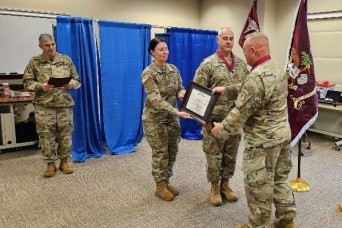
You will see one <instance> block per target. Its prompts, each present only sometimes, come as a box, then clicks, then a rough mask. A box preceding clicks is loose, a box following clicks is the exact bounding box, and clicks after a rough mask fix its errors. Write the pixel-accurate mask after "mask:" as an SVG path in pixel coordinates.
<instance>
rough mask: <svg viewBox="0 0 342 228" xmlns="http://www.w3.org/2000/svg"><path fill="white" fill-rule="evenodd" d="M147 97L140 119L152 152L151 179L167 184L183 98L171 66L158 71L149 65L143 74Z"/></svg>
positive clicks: (171, 168)
mask: <svg viewBox="0 0 342 228" xmlns="http://www.w3.org/2000/svg"><path fill="white" fill-rule="evenodd" d="M142 83H143V86H144V88H145V91H146V93H147V96H146V100H145V106H144V112H143V115H142V120H143V125H144V135H145V138H146V140H147V142H148V143H149V145H150V147H151V148H152V175H153V178H154V180H155V182H160V181H162V180H168V179H169V178H170V177H171V176H172V175H173V165H174V162H175V160H176V156H177V153H178V143H179V141H180V136H179V134H180V128H179V119H178V117H177V116H176V113H177V112H178V109H177V108H176V101H177V97H179V95H181V94H184V93H185V90H184V88H183V85H182V79H181V77H180V74H179V70H178V69H177V68H176V67H175V66H174V65H171V64H167V63H166V64H165V65H164V67H160V66H158V65H157V64H155V63H152V64H151V65H149V66H148V67H146V69H145V70H144V71H143V73H142Z"/></svg>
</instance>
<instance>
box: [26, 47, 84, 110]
mask: <svg viewBox="0 0 342 228" xmlns="http://www.w3.org/2000/svg"><path fill="white" fill-rule="evenodd" d="M50 77H54V78H68V77H72V79H71V83H73V84H74V86H73V88H74V89H77V88H79V87H81V82H80V80H79V76H78V74H77V71H76V68H75V65H74V64H73V62H72V60H71V59H70V58H69V57H68V56H66V55H61V54H58V53H56V56H55V57H54V58H53V59H52V60H51V59H46V58H45V56H44V55H43V54H41V55H38V56H35V57H32V58H31V59H30V61H29V63H28V65H27V66H26V69H25V71H24V76H23V83H24V87H25V89H26V90H29V91H34V92H35V100H34V103H35V104H39V105H43V106H45V107H69V106H73V105H74V101H73V99H72V97H71V96H70V94H69V91H67V90H65V89H64V88H63V87H61V88H53V89H52V90H51V91H49V92H45V91H43V90H42V89H41V84H43V83H46V82H48V81H49V79H50Z"/></svg>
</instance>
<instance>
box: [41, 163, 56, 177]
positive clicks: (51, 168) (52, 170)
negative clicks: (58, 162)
mask: <svg viewBox="0 0 342 228" xmlns="http://www.w3.org/2000/svg"><path fill="white" fill-rule="evenodd" d="M56 170H57V169H56V166H55V163H54V162H49V163H48V164H47V169H46V171H45V173H44V177H46V178H49V177H53V176H54V175H55V174H56Z"/></svg>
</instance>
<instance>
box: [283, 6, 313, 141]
mask: <svg viewBox="0 0 342 228" xmlns="http://www.w3.org/2000/svg"><path fill="white" fill-rule="evenodd" d="M307 7H308V4H307V0H299V5H298V11H297V15H296V21H295V25H294V29H293V33H292V38H291V43H290V47H289V50H288V58H287V59H288V61H287V64H286V76H287V80H288V96H287V104H288V111H289V122H290V126H291V146H294V145H295V144H296V143H297V142H298V140H300V138H301V137H302V136H303V134H304V133H305V131H306V130H307V129H308V128H309V127H310V126H311V125H312V124H313V122H314V121H315V120H316V118H317V115H318V100H317V93H316V79H315V70H314V64H313V58H312V54H311V50H310V38H309V32H308V25H307Z"/></svg>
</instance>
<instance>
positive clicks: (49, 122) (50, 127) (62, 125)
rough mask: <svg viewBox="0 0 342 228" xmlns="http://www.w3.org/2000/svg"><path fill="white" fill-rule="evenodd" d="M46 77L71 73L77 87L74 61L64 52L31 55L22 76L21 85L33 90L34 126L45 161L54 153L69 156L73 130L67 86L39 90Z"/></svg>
mask: <svg viewBox="0 0 342 228" xmlns="http://www.w3.org/2000/svg"><path fill="white" fill-rule="evenodd" d="M50 77H54V78H67V77H72V79H71V83H73V88H74V89H77V88H80V87H81V82H80V80H79V76H78V74H77V72H76V68H75V65H74V64H73V62H72V60H71V59H70V58H69V57H68V56H66V55H61V54H58V53H56V55H55V57H54V58H53V59H47V58H45V56H44V55H43V54H41V55H38V56H35V57H32V58H31V59H30V61H29V63H28V65H27V66H26V69H25V72H24V76H23V82H24V88H25V89H26V90H29V91H34V92H35V100H34V102H33V103H34V105H35V121H36V129H37V133H38V135H39V143H40V146H41V151H42V154H43V158H44V160H45V161H46V162H52V161H55V160H56V159H57V157H58V158H60V159H63V158H65V157H69V156H70V152H71V143H72V142H71V133H72V131H73V113H72V106H73V105H74V101H73V99H72V97H71V95H70V93H69V90H66V89H65V88H64V87H61V88H53V89H52V90H51V91H48V92H46V91H43V90H42V88H41V85H42V84H43V83H46V82H47V81H48V80H49V79H50ZM56 143H57V147H56ZM56 153H57V155H56Z"/></svg>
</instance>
